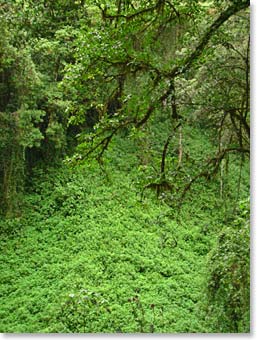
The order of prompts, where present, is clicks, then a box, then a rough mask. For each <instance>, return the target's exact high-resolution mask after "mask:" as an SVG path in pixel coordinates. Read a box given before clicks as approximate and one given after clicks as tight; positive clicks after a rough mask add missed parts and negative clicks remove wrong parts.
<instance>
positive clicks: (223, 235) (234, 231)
mask: <svg viewBox="0 0 257 340" xmlns="http://www.w3.org/2000/svg"><path fill="white" fill-rule="evenodd" d="M208 267H209V276H208V287H207V294H208V295H207V297H208V319H209V320H208V321H210V322H211V323H212V325H213V329H217V331H219V332H228V333H234V332H235V333H238V332H239V333H240V332H242V333H247V332H249V331H250V328H249V323H250V213H249V200H245V201H242V202H240V204H239V208H238V211H237V213H236V217H235V218H234V221H233V222H232V223H231V224H230V225H228V226H226V227H225V228H223V230H222V231H221V232H220V234H219V237H218V241H217V244H216V246H215V247H214V249H213V250H212V251H211V253H210V255H209V260H208Z"/></svg>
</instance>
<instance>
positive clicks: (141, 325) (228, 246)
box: [0, 142, 249, 333]
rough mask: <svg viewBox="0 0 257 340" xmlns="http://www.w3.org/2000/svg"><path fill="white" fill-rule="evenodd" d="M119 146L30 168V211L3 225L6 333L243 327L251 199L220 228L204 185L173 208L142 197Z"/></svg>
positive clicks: (219, 214) (216, 206) (0, 324)
mask: <svg viewBox="0 0 257 340" xmlns="http://www.w3.org/2000/svg"><path fill="white" fill-rule="evenodd" d="M122 144H123V145H124V147H126V148H127V150H128V149H129V147H130V145H129V143H124V142H123V143H122V142H121V143H120V145H122ZM121 151H122V149H121V147H120V148H117V149H116V150H115V149H113V150H112V151H110V152H109V154H108V155H109V161H110V160H111V158H112V157H114V156H115V159H116V162H115V166H113V165H112V162H111V161H110V162H109V165H107V166H106V167H105V169H104V171H103V170H101V169H100V168H99V166H98V165H97V164H96V163H94V162H91V163H90V164H84V165H83V166H80V167H78V166H77V167H72V168H71V167H69V166H66V165H63V166H61V167H59V168H57V169H56V168H49V169H48V170H46V171H45V172H43V171H42V170H41V169H39V170H37V171H36V170H35V173H34V176H33V178H32V183H30V188H31V189H30V192H28V193H27V195H26V198H25V206H26V207H25V210H26V213H24V214H23V215H22V217H16V218H13V219H4V220H1V230H2V237H1V249H2V251H1V302H2V306H1V311H0V314H1V315H0V320H1V321H0V330H1V332H12V333H42V332H43V333H121V332H122V333H135V332H145V333H151V332H154V333H184V332H186V333H187V332H190V333H192V332H234V331H236V332H238V331H239V332H248V331H249V315H248V314H247V313H248V310H249V296H248V293H249V268H248V259H249V254H248V247H249V242H248V241H249V240H248V236H249V233H248V224H247V218H248V217H247V216H246V214H247V206H248V203H245V204H241V207H239V209H238V212H237V215H238V217H237V219H235V220H234V219H233V218H231V221H228V222H227V223H229V225H227V226H226V225H222V223H224V221H223V220H222V218H223V214H224V212H223V211H222V202H219V200H218V199H217V195H215V192H214V191H213V188H212V186H211V185H210V188H208V186H206V184H204V185H205V190H202V191H201V185H200V184H199V185H198V187H197V188H198V190H199V191H198V193H197V194H196V196H197V199H196V196H194V194H193V193H191V194H190V198H189V199H188V201H186V202H185V204H184V205H183V206H182V208H181V209H180V211H179V213H178V210H177V209H172V208H171V207H170V206H168V205H167V204H165V203H163V202H162V200H161V199H159V200H156V199H155V198H154V197H152V195H151V193H150V192H149V193H147V194H146V195H145V197H144V198H142V196H141V193H140V190H139V186H138V184H137V183H138V176H139V172H138V169H136V168H135V167H133V166H132V167H131V165H129V164H133V154H132V153H131V155H130V158H129V160H130V162H126V160H128V158H127V157H126V158H124V157H121V158H120V161H118V164H117V157H116V156H117V153H119V154H120V153H121ZM117 167H118V168H119V170H116V171H115V168H117ZM199 192H202V193H201V195H199ZM222 221H223V222H222ZM241 227H242V228H241ZM239 229H240V230H239ZM221 230H222V231H221ZM220 231H221V234H220V236H219V238H217V234H218V233H219V232H220ZM222 239H225V242H222ZM210 250H212V252H211V253H209V252H210ZM208 253H209V255H208ZM208 261H209V262H208ZM223 272H225V274H224V273H223ZM241 275H243V277H244V279H243V280H241ZM206 282H208V284H206ZM206 301H208V304H207V306H206ZM232 314H233V315H232Z"/></svg>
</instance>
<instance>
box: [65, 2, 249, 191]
mask: <svg viewBox="0 0 257 340" xmlns="http://www.w3.org/2000/svg"><path fill="white" fill-rule="evenodd" d="M91 3H92V8H94V11H95V12H96V11H97V9H98V10H99V12H98V13H99V15H101V20H98V21H96V22H94V23H92V24H91V25H86V26H85V27H84V29H83V30H82V31H81V32H80V34H79V36H78V38H77V48H76V52H75V56H74V57H75V63H73V64H70V65H69V66H67V68H66V76H65V79H64V81H63V86H64V88H65V90H66V91H67V93H68V94H70V98H71V105H70V107H69V111H70V124H74V125H75V124H77V125H82V124H85V122H87V121H88V118H90V120H92V119H91V117H92V114H93V115H94V119H93V121H95V122H97V123H96V124H95V126H94V129H95V130H94V131H93V132H91V133H88V130H84V131H82V132H81V133H80V134H79V143H80V145H79V149H78V150H79V152H78V154H77V155H75V158H77V159H81V158H83V157H85V158H86V157H88V156H89V155H93V156H94V157H98V158H99V159H100V158H101V157H102V155H103V154H104V152H105V150H107V148H108V146H109V144H110V142H111V140H112V139H113V137H114V136H115V135H116V134H118V133H119V132H121V131H124V130H133V129H135V130H140V129H141V130H143V129H144V128H145V126H146V125H147V124H149V122H150V121H151V119H154V117H155V116H156V115H160V114H162V115H163V114H164V112H166V117H167V119H168V120H169V124H170V132H169V133H168V136H167V139H166V141H165V142H164V147H163V152H162V162H161V163H162V165H161V167H160V173H159V175H160V177H161V179H160V180H161V182H159V184H158V183H156V184H157V187H158V185H159V188H157V190H158V192H160V190H159V189H160V186H163V185H164V184H165V183H166V184H165V185H166V187H167V181H166V179H165V158H166V154H167V149H168V147H169V143H170V139H171V136H172V134H173V129H174V128H175V127H176V126H177V124H178V122H180V124H181V127H180V129H179V131H180V136H181V131H182V130H181V129H182V125H183V124H186V121H187V119H188V113H186V112H189V111H188V107H185V105H184V103H182V100H181V97H182V95H183V93H184V92H185V91H184V92H183V87H184V88H189V89H190V88H191V90H192V80H195V85H194V96H195V98H198V96H203V95H205V94H204V92H202V90H203V91H204V89H205V91H206V93H207V92H208V95H209V98H210V97H211V98H212V99H211V101H212V104H213V106H214V107H213V108H211V106H212V105H210V106H209V107H208V108H207V111H208V114H206V116H207V115H208V116H211V119H212V120H215V119H216V120H217V121H218V123H216V124H218V125H219V126H222V128H221V130H222V129H223V128H224V127H225V125H227V124H230V125H231V124H232V126H233V142H232V140H229V142H228V143H227V144H226V145H225V144H224V146H222V147H220V146H221V144H220V141H219V146H218V151H217V153H216V155H214V156H212V157H211V158H210V159H209V160H207V162H206V164H205V165H204V169H203V170H202V171H201V172H200V173H198V174H196V175H195V176H194V177H193V178H192V179H191V180H190V182H189V183H188V184H187V185H186V187H185V188H184V189H183V190H182V197H184V195H185V193H186V192H187V190H188V189H189V188H190V187H191V184H193V183H194V182H195V181H196V180H197V179H198V178H200V177H206V178H208V177H210V176H211V175H212V174H214V173H216V172H217V169H218V168H219V166H220V164H221V161H222V159H223V158H224V157H225V155H226V154H227V153H229V152H240V153H241V152H242V153H249V143H248V142H247V138H248V140H249V118H248V111H249V67H248V64H249V48H248V47H246V48H245V47H244V51H243V50H242V51H241V52H240V51H239V50H241V48H240V49H239V50H238V52H239V53H240V54H241V56H239V54H238V53H237V52H236V51H234V52H233V58H236V59H237V62H238V65H239V64H240V65H239V67H243V71H242V70H241V71H240V72H239V73H240V74H239V73H238V70H237V71H235V72H234V73H233V74H232V77H231V76H230V79H229V78H228V73H229V72H228V70H227V71H226V74H225V71H224V72H223V73H220V72H219V74H220V77H222V79H223V84H224V86H226V88H227V89H228V88H229V86H230V85H231V83H232V82H233V81H234V77H235V78H236V77H238V76H239V77H241V76H242V73H243V77H244V79H245V80H244V81H243V83H242V84H241V85H240V86H238V87H236V88H235V89H234V91H233V93H231V95H230V98H231V100H230V104H232V103H233V97H234V96H237V93H238V91H239V93H242V96H241V99H238V96H237V99H238V100H237V101H240V100H241V103H240V112H239V111H237V110H238V103H237V104H236V106H233V105H232V106H231V105H230V104H229V105H227V106H228V109H227V108H226V109H225V112H226V115H227V114H228V112H229V115H230V118H231V119H230V122H226V123H224V119H223V118H222V117H223V116H224V114H225V113H224V110H223V112H222V109H221V107H218V106H220V105H221V102H222V101H225V100H226V97H227V95H226V94H225V93H222V94H219V93H218V91H216V92H215V93H213V96H211V92H210V91H209V90H208V86H206V87H204V86H202V87H201V86H200V82H202V79H203V76H204V75H205V76H206V72H205V73H204V70H205V69H206V68H207V67H210V65H212V63H213V61H214V59H215V55H216V60H215V63H214V65H213V66H212V69H213V72H214V73H215V72H216V71H217V70H219V67H220V63H223V60H221V58H220V61H218V59H219V57H218V56H219V52H220V51H221V40H222V39H223V42H224V44H225V45H226V42H227V46H225V47H224V44H223V48H224V49H225V52H224V51H223V54H222V56H224V58H225V59H226V61H227V64H228V66H229V65H231V63H232V59H231V58H230V54H231V51H232V50H231V46H233V47H235V49H237V47H236V46H234V45H233V43H234V42H235V39H234V38H233V37H231V36H229V34H228V32H229V29H231V28H233V33H234V32H236V31H237V32H239V29H240V28H239V27H241V26H239V23H240V24H241V21H240V20H241V19H238V20H235V19H233V18H235V16H236V15H237V14H238V13H243V14H242V15H241V14H240V16H243V17H244V19H242V20H247V17H248V15H247V14H244V13H245V11H246V10H247V7H248V6H249V2H248V1H232V2H230V1H225V2H219V1H217V2H215V3H214V4H211V3H206V4H205V3H204V4H203V3H198V2H194V1H193V2H190V3H185V2H182V3H181V2H176V1H174V2H171V1H160V0H159V1H157V0H156V1H145V2H140V4H139V3H138V2H136V1H118V2H117V3H116V4H115V5H114V4H113V3H112V4H109V3H108V2H105V4H100V3H99V2H98V1H92V2H91ZM247 30H248V26H245V25H244V30H243V31H242V33H241V36H242V37H243V39H244V40H245V36H247ZM201 32H203V33H201ZM233 33H232V34H233ZM222 36H223V37H222ZM167 38H168V39H169V40H168V42H169V44H168V47H167ZM230 40H231V42H230ZM236 44H237V45H238V44H239V42H238V41H237V42H236ZM228 45H229V46H230V47H228ZM244 46H246V45H245V44H244ZM247 46H248V45H247ZM242 53H246V54H242ZM242 56H243V57H242ZM233 62H234V61H233ZM242 63H243V64H244V65H243V66H242ZM224 76H225V78H224ZM209 77H210V76H209ZM212 80H213V81H216V80H215V77H214V78H213V79H212ZM212 80H210V83H209V84H210V87H211V82H212ZM243 98H244V99H243ZM193 105H194V103H193ZM193 105H191V108H192V109H194V108H193ZM223 106H224V105H223ZM199 107H200V109H201V110H204V108H205V107H206V105H205V104H204V105H201V104H199ZM167 108H168V109H167ZM192 109H191V110H192ZM235 109H236V111H235ZM217 110H218V112H219V114H218V115H217V114H216V111H217ZM161 112H162V113H161ZM229 128H230V127H229V126H227V128H226V129H223V130H222V131H223V132H224V131H225V130H226V131H228V129H229ZM225 135H226V133H222V136H223V137H224V136H225ZM235 135H236V136H237V141H236V144H234V142H235V139H234V138H235ZM245 138H246V141H245V142H244V143H243V139H245ZM238 142H239V145H238ZM181 152H182V149H181V148H180V151H179V153H180V156H179V162H178V163H179V164H181V159H182V157H181Z"/></svg>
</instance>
